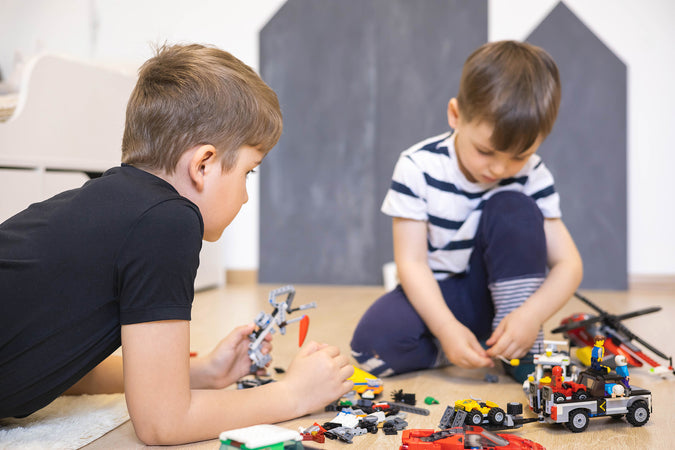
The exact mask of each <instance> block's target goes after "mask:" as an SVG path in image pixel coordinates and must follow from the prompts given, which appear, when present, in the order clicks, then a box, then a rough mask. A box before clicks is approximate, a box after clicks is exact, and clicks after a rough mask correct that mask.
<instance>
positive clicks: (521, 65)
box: [457, 41, 560, 153]
mask: <svg viewBox="0 0 675 450" xmlns="http://www.w3.org/2000/svg"><path fill="white" fill-rule="evenodd" d="M457 103H458V106H459V111H460V112H461V114H462V115H463V118H464V120H466V121H467V122H471V121H473V120H474V119H477V120H479V121H484V122H487V123H489V124H491V125H492V126H493V127H494V131H493V133H492V136H491V138H490V140H491V144H492V145H493V146H494V147H495V149H497V150H502V151H513V152H516V153H520V152H523V151H525V150H527V149H528V148H530V147H531V146H532V145H533V144H534V142H535V141H536V140H537V138H538V137H539V136H542V137H546V136H548V134H549V133H550V132H551V130H552V129H553V124H554V123H555V120H556V117H557V115H558V107H559V106H560V75H559V73H558V67H557V66H556V64H555V61H553V58H551V56H550V55H549V54H548V53H546V52H545V51H544V50H543V49H541V48H539V47H537V46H534V45H531V44H528V43H524V42H516V41H498V42H490V43H487V44H485V45H483V46H481V47H479V48H478V49H477V50H476V51H474V52H473V53H472V54H471V55H470V56H469V58H467V60H466V62H465V63H464V68H463V70H462V77H461V79H460V85H459V93H458V95H457Z"/></svg>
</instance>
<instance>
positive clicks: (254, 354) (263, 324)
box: [248, 285, 316, 373]
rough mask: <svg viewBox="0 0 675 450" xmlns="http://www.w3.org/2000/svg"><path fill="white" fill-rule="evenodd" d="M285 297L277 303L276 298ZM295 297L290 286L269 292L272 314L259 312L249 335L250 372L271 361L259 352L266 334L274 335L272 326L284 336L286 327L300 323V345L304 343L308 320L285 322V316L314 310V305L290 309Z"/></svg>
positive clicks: (299, 319)
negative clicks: (272, 308) (253, 329)
mask: <svg viewBox="0 0 675 450" xmlns="http://www.w3.org/2000/svg"><path fill="white" fill-rule="evenodd" d="M284 294H285V295H286V298H285V299H284V300H282V301H277V300H276V299H277V297H280V296H283V295H284ZM294 296H295V288H294V287H293V286H291V285H288V286H284V287H281V288H279V289H275V290H273V291H271V292H270V297H269V302H270V304H271V305H272V306H273V307H274V310H273V311H272V314H266V313H265V312H260V314H258V316H257V317H256V318H255V324H256V325H257V327H258V328H256V330H255V331H253V333H251V334H250V335H249V339H250V340H251V343H250V344H249V347H248V356H249V358H251V362H252V364H251V372H252V373H255V372H257V371H258V370H259V369H264V368H265V366H266V365H267V364H268V363H269V362H270V361H271V360H272V357H271V356H270V355H269V354H263V353H262V351H261V345H262V343H263V341H264V340H265V336H267V335H268V334H273V333H274V331H275V330H274V326H275V325H276V326H277V327H278V328H279V332H280V333H281V334H286V325H288V324H291V323H294V322H301V324H300V345H302V342H303V341H304V338H305V335H306V334H307V327H308V323H309V318H308V317H307V316H306V315H303V316H302V317H296V318H295V319H291V320H286V315H287V314H291V313H293V312H295V311H301V310H304V309H309V308H316V303H315V302H312V303H307V304H305V305H301V306H299V307H297V308H291V304H292V302H293V297H294Z"/></svg>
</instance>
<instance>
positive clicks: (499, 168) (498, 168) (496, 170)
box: [490, 163, 506, 177]
mask: <svg viewBox="0 0 675 450" xmlns="http://www.w3.org/2000/svg"><path fill="white" fill-rule="evenodd" d="M505 170H506V164H503V163H494V164H492V165H491V166H490V172H492V174H493V175H494V176H495V177H499V176H500V175H502V174H503V173H504V171H505Z"/></svg>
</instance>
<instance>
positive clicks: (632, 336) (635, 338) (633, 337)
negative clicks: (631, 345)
mask: <svg viewBox="0 0 675 450" xmlns="http://www.w3.org/2000/svg"><path fill="white" fill-rule="evenodd" d="M612 325H613V328H614V329H615V330H616V331H617V332H618V333H621V334H622V335H623V336H625V337H626V338H628V339H629V340H632V341H637V342H639V343H640V344H642V345H643V346H645V347H646V348H648V349H649V350H651V351H652V352H653V353H654V354H655V355H658V356H660V357H661V358H663V359H669V357H668V356H666V355H665V354H664V353H663V352H661V351H660V350H659V349H657V348H656V347H654V346H653V345H651V344H650V343H649V342H647V341H645V340H644V339H642V338H641V337H639V336H638V335H636V334H635V333H633V332H632V331H630V330H629V329H628V328H627V327H626V326H625V325H623V324H622V323H620V322H618V321H617V322H616V323H614V324H612Z"/></svg>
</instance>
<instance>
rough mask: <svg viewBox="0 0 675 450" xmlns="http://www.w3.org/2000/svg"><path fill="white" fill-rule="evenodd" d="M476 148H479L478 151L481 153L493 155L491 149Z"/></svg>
mask: <svg viewBox="0 0 675 450" xmlns="http://www.w3.org/2000/svg"><path fill="white" fill-rule="evenodd" d="M476 150H478V153H480V154H481V155H484V156H490V155H492V152H491V151H487V150H481V149H479V148H478V149H476Z"/></svg>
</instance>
